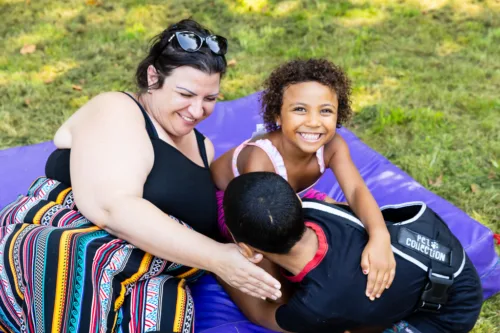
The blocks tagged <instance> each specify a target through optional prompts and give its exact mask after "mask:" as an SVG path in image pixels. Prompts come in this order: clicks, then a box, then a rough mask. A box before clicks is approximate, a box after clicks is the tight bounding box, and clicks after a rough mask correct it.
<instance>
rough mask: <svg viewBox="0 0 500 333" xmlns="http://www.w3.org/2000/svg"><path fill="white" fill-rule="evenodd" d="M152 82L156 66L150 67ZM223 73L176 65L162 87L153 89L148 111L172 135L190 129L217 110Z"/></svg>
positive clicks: (150, 82)
mask: <svg viewBox="0 0 500 333" xmlns="http://www.w3.org/2000/svg"><path fill="white" fill-rule="evenodd" d="M148 81H149V84H150V85H151V84H153V83H154V82H156V75H155V69H154V68H153V67H152V66H150V68H149V69H148ZM219 85H220V74H219V73H215V74H207V73H204V72H202V71H200V70H197V69H195V68H192V67H188V66H182V67H178V68H176V69H174V70H173V71H172V72H171V74H170V76H168V77H166V78H165V81H164V83H163V86H162V87H161V88H160V89H152V90H151V95H150V100H151V102H150V103H149V111H150V112H151V113H152V115H153V117H154V119H155V120H156V121H157V122H158V123H159V124H160V125H161V126H162V127H163V129H164V130H165V131H166V132H167V133H168V134H169V135H170V136H173V137H182V136H184V135H186V134H188V133H190V132H191V131H192V130H193V128H194V127H195V126H196V125H197V124H198V123H199V122H200V121H202V120H203V119H205V118H207V117H208V116H209V115H210V114H211V113H212V112H213V110H214V106H215V102H216V99H217V96H218V94H219Z"/></svg>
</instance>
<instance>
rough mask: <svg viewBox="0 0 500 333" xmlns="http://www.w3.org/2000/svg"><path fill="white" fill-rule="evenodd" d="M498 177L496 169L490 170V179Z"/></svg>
mask: <svg viewBox="0 0 500 333" xmlns="http://www.w3.org/2000/svg"><path fill="white" fill-rule="evenodd" d="M495 177H496V173H495V172H494V171H490V173H489V174H488V179H494V178H495Z"/></svg>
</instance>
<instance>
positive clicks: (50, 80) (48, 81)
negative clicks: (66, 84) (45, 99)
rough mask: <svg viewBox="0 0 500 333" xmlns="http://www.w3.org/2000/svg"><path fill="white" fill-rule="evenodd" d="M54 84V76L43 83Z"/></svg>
mask: <svg viewBox="0 0 500 333" xmlns="http://www.w3.org/2000/svg"><path fill="white" fill-rule="evenodd" d="M52 82H54V77H52V76H51V77H49V78H46V79H45V80H43V83H45V84H49V83H52Z"/></svg>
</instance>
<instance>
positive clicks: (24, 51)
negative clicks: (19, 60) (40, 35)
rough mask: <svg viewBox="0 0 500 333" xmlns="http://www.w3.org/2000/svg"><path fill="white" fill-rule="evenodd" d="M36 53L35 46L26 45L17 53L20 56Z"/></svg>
mask: <svg viewBox="0 0 500 333" xmlns="http://www.w3.org/2000/svg"><path fill="white" fill-rule="evenodd" d="M35 51H36V45H35V44H26V45H24V46H23V47H22V48H21V50H20V51H19V53H21V54H22V55H25V54H30V53H33V52H35Z"/></svg>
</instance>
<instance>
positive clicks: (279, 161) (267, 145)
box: [232, 139, 325, 193]
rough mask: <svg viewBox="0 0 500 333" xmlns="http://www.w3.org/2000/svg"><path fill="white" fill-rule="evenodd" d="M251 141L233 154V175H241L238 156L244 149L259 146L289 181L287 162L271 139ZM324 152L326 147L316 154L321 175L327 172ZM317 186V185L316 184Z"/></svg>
mask: <svg viewBox="0 0 500 333" xmlns="http://www.w3.org/2000/svg"><path fill="white" fill-rule="evenodd" d="M250 140H251V139H248V140H246V141H245V142H243V143H242V144H241V145H239V146H238V147H237V148H236V149H235V151H234V153H233V159H232V168H233V174H234V176H235V177H238V176H239V175H240V173H239V171H238V156H239V155H240V153H241V151H242V150H243V148H245V147H246V146H257V147H259V148H261V149H262V150H263V151H264V152H265V153H266V154H267V156H268V157H269V159H270V160H271V162H272V163H273V166H274V170H275V172H276V173H277V174H278V175H280V176H281V177H283V178H284V179H285V180H286V181H288V175H287V172H286V167H285V161H284V160H283V156H281V154H280V152H279V151H278V148H276V147H275V146H274V145H273V143H272V142H271V140H269V139H260V140H257V141H255V142H250ZM324 150H325V147H324V146H321V148H319V149H318V151H317V152H316V158H317V160H318V165H319V170H320V172H321V173H324V172H325V158H324ZM315 184H316V183H315ZM315 184H313V185H311V186H310V187H309V188H307V189H305V190H304V191H301V193H302V192H306V191H307V190H309V189H310V188H311V187H313V186H314V185H315Z"/></svg>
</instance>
